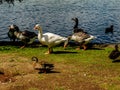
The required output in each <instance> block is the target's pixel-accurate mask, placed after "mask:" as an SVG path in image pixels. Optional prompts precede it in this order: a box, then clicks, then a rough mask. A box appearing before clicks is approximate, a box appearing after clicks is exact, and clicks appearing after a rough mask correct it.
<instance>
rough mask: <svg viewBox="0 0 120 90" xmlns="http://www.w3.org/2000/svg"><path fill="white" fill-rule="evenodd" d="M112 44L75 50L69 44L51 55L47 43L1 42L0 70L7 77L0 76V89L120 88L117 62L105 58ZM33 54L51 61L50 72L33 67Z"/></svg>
mask: <svg viewBox="0 0 120 90" xmlns="http://www.w3.org/2000/svg"><path fill="white" fill-rule="evenodd" d="M113 45H114V44H113ZM113 45H99V44H96V45H95V44H94V45H92V46H91V47H90V48H89V49H88V50H86V51H84V50H82V49H81V50H76V49H75V48H76V47H77V46H68V47H67V48H66V49H65V50H64V49H63V47H62V46H59V47H58V46H57V47H55V48H54V51H55V52H54V53H53V54H51V55H45V54H44V53H45V52H46V51H47V47H45V46H41V45H39V44H37V45H34V46H32V47H26V48H23V49H20V48H19V44H18V45H17V46H16V45H11V44H9V45H1V46H0V57H1V58H0V70H1V72H4V73H5V74H6V76H5V80H6V81H5V80H3V79H1V78H0V80H1V83H0V84H1V85H0V89H1V90H119V89H120V69H119V68H120V63H119V62H116V63H112V60H110V59H109V58H108V55H109V53H110V52H111V50H113V48H114V46H113ZM32 56H36V57H38V58H39V59H40V60H45V61H48V62H50V63H53V64H54V65H55V68H54V70H53V72H51V73H48V74H44V73H40V74H39V73H38V71H35V70H34V69H33V67H32V61H31V57H32ZM6 78H7V79H6Z"/></svg>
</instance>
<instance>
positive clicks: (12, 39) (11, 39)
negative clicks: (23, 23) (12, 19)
mask: <svg viewBox="0 0 120 90" xmlns="http://www.w3.org/2000/svg"><path fill="white" fill-rule="evenodd" d="M14 27H15V29H14V30H13V29H11V28H10V26H9V31H8V33H7V34H8V37H9V38H10V41H12V42H15V40H16V39H17V37H16V36H15V35H14V32H15V31H17V32H19V28H18V27H17V26H16V25H14Z"/></svg>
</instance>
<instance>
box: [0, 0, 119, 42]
mask: <svg viewBox="0 0 120 90" xmlns="http://www.w3.org/2000/svg"><path fill="white" fill-rule="evenodd" d="M73 17H77V18H78V19H79V27H81V28H83V29H84V30H85V31H86V32H88V33H89V34H92V35H94V36H96V37H97V38H96V39H95V40H93V42H95V43H119V42H120V0H102V1H101V0H23V1H22V2H19V1H15V2H14V5H13V4H8V3H6V2H4V3H3V4H1V5H0V31H1V32H0V41H9V38H8V36H7V32H8V26H9V25H11V24H16V25H18V26H19V28H20V30H24V29H26V28H27V29H28V30H30V31H34V30H33V27H34V25H35V24H36V23H39V24H40V25H41V26H42V29H43V32H52V33H56V34H59V35H62V36H68V35H70V34H71V33H72V32H73V26H74V22H73V21H72V20H71V18H73ZM111 24H113V25H114V34H113V35H111V34H107V35H106V34H105V33H104V31H105V28H106V27H109V26H110V25H111ZM34 32H36V31H34ZM36 33H37V32H36Z"/></svg>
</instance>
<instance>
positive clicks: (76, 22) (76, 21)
mask: <svg viewBox="0 0 120 90" xmlns="http://www.w3.org/2000/svg"><path fill="white" fill-rule="evenodd" d="M72 20H73V21H74V22H75V25H74V27H73V28H74V29H75V28H78V18H76V17H75V18H72Z"/></svg>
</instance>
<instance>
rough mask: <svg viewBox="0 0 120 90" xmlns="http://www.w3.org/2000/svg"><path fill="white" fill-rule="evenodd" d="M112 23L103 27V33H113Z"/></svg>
mask: <svg viewBox="0 0 120 90" xmlns="http://www.w3.org/2000/svg"><path fill="white" fill-rule="evenodd" d="M113 27H114V26H113V25H111V26H110V27H108V28H106V29H105V34H107V33H112V34H113Z"/></svg>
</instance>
